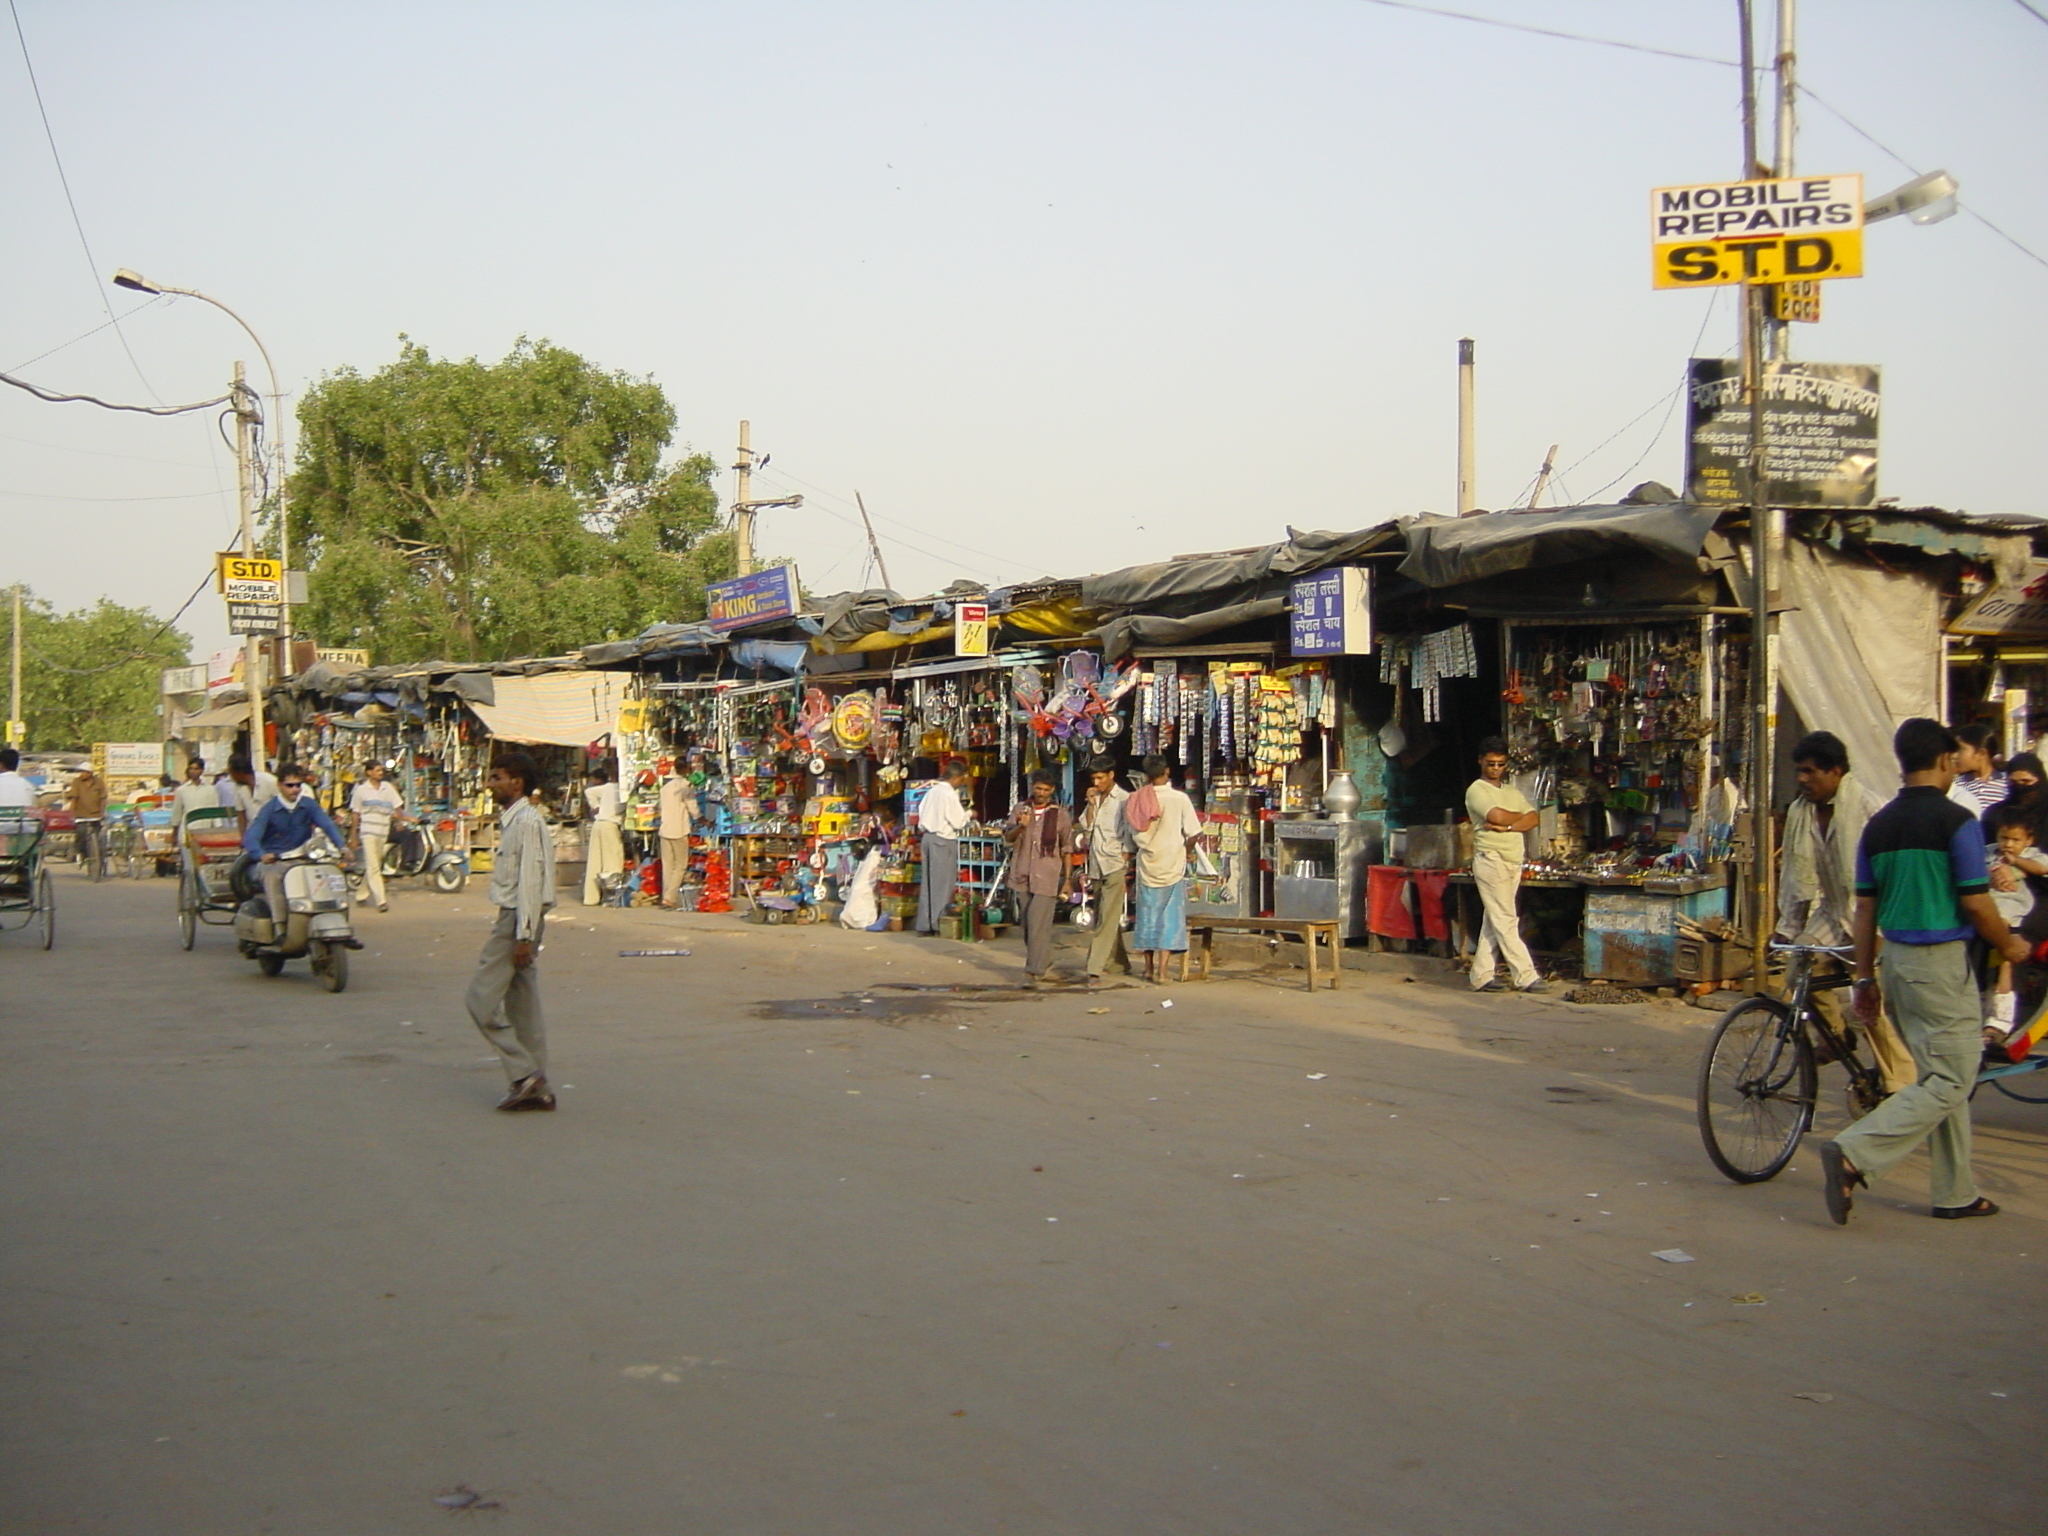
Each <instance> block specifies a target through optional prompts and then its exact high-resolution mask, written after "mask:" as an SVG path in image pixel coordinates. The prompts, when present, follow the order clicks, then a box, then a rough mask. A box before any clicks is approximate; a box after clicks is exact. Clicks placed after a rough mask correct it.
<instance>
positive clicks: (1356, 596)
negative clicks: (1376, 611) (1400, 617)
mask: <svg viewBox="0 0 2048 1536" xmlns="http://www.w3.org/2000/svg"><path fill="white" fill-rule="evenodd" d="M1290 597H1291V602H1290V603H1289V607H1290V608H1291V609H1292V613H1291V615H1290V622H1289V624H1288V639H1289V641H1290V646H1289V649H1290V652H1291V654H1293V655H1295V656H1369V655H1371V654H1372V572H1370V571H1368V570H1366V569H1364V568H1363V567H1362V566H1356V565H1335V566H1331V567H1330V568H1329V569H1328V570H1322V571H1316V572H1313V573H1312V574H1310V575H1307V576H1297V577H1295V578H1294V583H1293V587H1292V589H1291V592H1290Z"/></svg>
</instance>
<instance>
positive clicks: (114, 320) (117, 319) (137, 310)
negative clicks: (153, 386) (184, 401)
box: [13, 293, 167, 394]
mask: <svg viewBox="0 0 2048 1536" xmlns="http://www.w3.org/2000/svg"><path fill="white" fill-rule="evenodd" d="M166 297H167V295H165V294H161V293H159V294H156V295H154V296H153V297H151V298H150V299H149V300H147V301H146V302H144V303H141V304H138V305H136V306H135V307H134V308H133V309H131V310H128V311H127V312H126V313H124V314H121V315H118V316H114V317H110V318H108V319H105V320H102V321H101V322H100V323H99V324H98V325H96V326H94V327H93V328H92V329H91V330H89V331H84V332H81V333H80V334H78V335H76V336H74V337H72V338H71V339H70V340H69V341H60V342H58V343H57V345H56V346H54V347H52V348H50V350H49V351H47V352H38V353H37V354H36V355H35V356H34V357H31V358H29V359H27V360H26V361H24V362H19V363H16V364H15V365H14V370H13V371H15V372H17V373H18V372H20V371H21V370H22V369H23V368H33V367H34V366H35V365H36V364H37V363H40V362H41V361H42V360H43V359H44V358H46V357H55V356H56V355H57V354H58V353H59V352H62V351H64V350H65V349H66V348H67V347H75V346H77V345H78V344H79V343H80V342H81V341H89V340H91V339H92V338H93V337H95V336H97V335H99V333H100V332H101V331H104V330H105V329H106V328H107V327H108V326H110V325H119V324H120V323H121V322H122V321H123V320H128V319H132V318H133V317H134V316H136V315H139V314H141V313H142V312H143V311H144V310H145V309H147V308H149V306H150V305H151V304H157V303H161V302H162V301H163V300H164V299H165V298H166ZM144 382H145V383H146V382H147V380H145V381H144ZM151 393H152V394H154V393H155V391H154V390H152V391H151Z"/></svg>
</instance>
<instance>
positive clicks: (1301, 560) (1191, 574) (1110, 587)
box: [1081, 522, 1401, 610]
mask: <svg viewBox="0 0 2048 1536" xmlns="http://www.w3.org/2000/svg"><path fill="white" fill-rule="evenodd" d="M1400 526H1401V525H1400V524H1399V523H1392V522H1389V523H1380V524H1378V525H1377V526H1375V527H1372V528H1361V529H1359V530H1358V531H1357V532H1355V533H1324V532H1307V533H1305V532H1302V531H1301V530H1299V529H1295V528H1290V529H1288V530H1287V538H1286V539H1285V540H1284V541H1283V542H1281V543H1279V544H1264V545H1261V546H1260V547H1259V548H1257V549H1248V550H1234V551H1231V552H1229V553H1227V554H1220V555H1194V556H1190V557H1189V558H1187V559H1184V560H1160V561H1156V562H1154V563H1153V564H1151V565H1133V566H1127V567H1125V568H1124V569H1123V570H1120V571H1110V572H1109V573H1108V574H1106V575H1102V576H1086V577H1083V578H1082V580H1081V601H1082V603H1083V604H1085V605H1086V606H1087V607H1090V608H1111V609H1114V608H1122V609H1126V610H1131V609H1139V608H1146V609H1150V608H1154V607H1155V606H1156V605H1158V604H1159V603H1161V602H1163V601H1170V600H1171V599H1174V598H1201V597H1213V596H1214V595H1215V594H1217V593H1224V592H1229V591H1230V590H1232V589H1233V588H1239V587H1257V586H1262V585H1265V584H1266V583H1268V582H1271V581H1274V580H1275V579H1277V578H1288V577H1294V576H1298V575H1300V574H1302V573H1303V572H1304V571H1317V570H1321V569H1322V568H1323V567H1324V566H1326V565H1342V564H1343V563H1344V562H1345V561H1346V560H1353V559H1356V558H1357V557H1358V556H1360V555H1362V554H1366V553H1368V552H1369V551H1371V550H1375V549H1378V548H1380V547H1381V546H1382V545H1384V544H1387V543H1389V542H1391V541H1392V540H1393V538H1394V536H1395V534H1396V533H1397V531H1398V530H1399V528H1400Z"/></svg>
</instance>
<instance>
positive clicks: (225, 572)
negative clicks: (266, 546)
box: [214, 550, 284, 591]
mask: <svg viewBox="0 0 2048 1536" xmlns="http://www.w3.org/2000/svg"><path fill="white" fill-rule="evenodd" d="M214 559H215V561H216V562H217V563H216V567H215V581H216V583H217V585H219V587H220V588H221V589H222V590H223V591H225V590H226V589H227V585H228V583H229V582H231V581H267V582H270V583H272V584H273V585H275V586H278V587H280V588H282V586H283V585H284V562H283V561H282V560H269V559H266V558H264V557H263V556H262V555H238V554H236V553H234V552H233V551H232V550H231V551H229V552H228V553H227V554H224V555H216V556H215V557H214Z"/></svg>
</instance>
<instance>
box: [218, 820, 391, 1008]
mask: <svg viewBox="0 0 2048 1536" xmlns="http://www.w3.org/2000/svg"><path fill="white" fill-rule="evenodd" d="M340 860H341V852H340V850H339V849H337V848H336V847H335V846H334V845H333V844H332V843H330V842H328V841H327V839H326V838H325V837H315V838H314V839H313V841H312V842H310V843H307V844H306V845H305V846H304V847H302V848H297V849H294V850H293V851H292V852H291V853H289V854H287V855H285V857H284V858H283V860H281V861H280V862H282V863H283V864H284V866H285V873H284V904H285V913H284V919H283V921H282V922H280V921H278V920H276V919H275V918H273V916H272V915H271V911H270V903H269V902H268V901H267V900H265V898H264V893H263V886H262V881H261V879H260V877H259V876H258V875H257V874H256V864H255V861H254V860H253V859H251V860H245V861H243V862H242V863H241V864H239V865H237V866H236V868H235V880H236V884H237V886H238V888H240V889H242V890H245V891H248V892H249V893H250V894H249V895H248V896H247V899H246V900H244V901H243V902H242V904H241V906H239V907H237V908H236V909H235V945H236V947H237V948H238V949H240V950H241V952H242V956H243V958H244V959H248V960H254V961H255V962H256V964H257V965H258V966H260V967H261V968H262V970H263V974H264V975H266V976H275V975H277V974H278V973H279V972H280V971H282V970H283V969H284V963H285V961H287V960H298V959H301V958H305V957H310V958H311V960H312V964H313V974H314V975H315V976H317V977H318V978H319V979H320V985H322V986H323V987H325V988H326V989H327V990H328V991H330V992H339V991H341V989H342V988H344V987H346V986H347V985H348V952H349V951H350V950H352V949H361V948H362V947H363V941H362V940H361V939H359V938H357V937H356V936H355V929H354V927H353V926H352V925H351V923H350V922H349V915H348V905H349V903H348V879H347V877H346V876H345V875H343V873H342V872H341V870H340V869H339V868H338V867H337V866H338V865H339V863H340Z"/></svg>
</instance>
